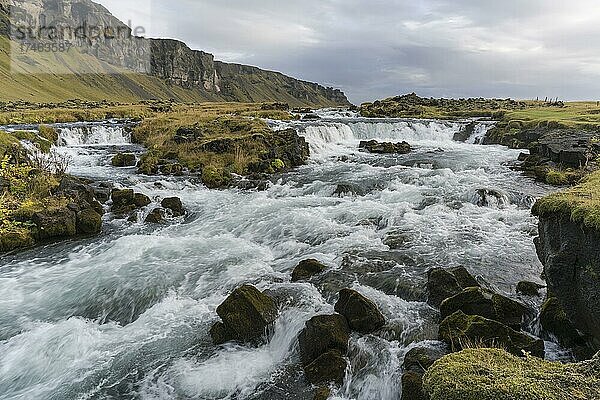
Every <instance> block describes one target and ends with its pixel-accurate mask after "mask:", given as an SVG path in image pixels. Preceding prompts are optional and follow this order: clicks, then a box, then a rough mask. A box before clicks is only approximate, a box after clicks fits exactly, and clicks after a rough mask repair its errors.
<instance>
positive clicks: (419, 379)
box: [402, 371, 429, 400]
mask: <svg viewBox="0 0 600 400" xmlns="http://www.w3.org/2000/svg"><path fill="white" fill-rule="evenodd" d="M402 400H429V398H428V397H427V395H426V394H425V392H424V391H423V374H422V373H417V372H414V371H407V372H405V373H403V374H402Z"/></svg>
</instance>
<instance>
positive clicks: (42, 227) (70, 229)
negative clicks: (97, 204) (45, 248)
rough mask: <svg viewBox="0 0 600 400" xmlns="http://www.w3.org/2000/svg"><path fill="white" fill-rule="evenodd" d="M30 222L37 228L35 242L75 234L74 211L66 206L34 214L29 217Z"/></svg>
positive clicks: (75, 221)
mask: <svg viewBox="0 0 600 400" xmlns="http://www.w3.org/2000/svg"><path fill="white" fill-rule="evenodd" d="M31 221H32V222H33V223H34V224H35V226H36V227H37V229H36V230H35V232H36V235H35V236H36V239H37V240H48V239H61V238H67V237H71V236H75V235H76V234H77V214H76V210H72V209H70V208H69V207H68V206H64V207H56V208H51V209H47V210H43V211H39V212H36V213H34V214H33V215H32V216H31Z"/></svg>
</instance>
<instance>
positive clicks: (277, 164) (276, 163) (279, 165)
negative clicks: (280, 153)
mask: <svg viewBox="0 0 600 400" xmlns="http://www.w3.org/2000/svg"><path fill="white" fill-rule="evenodd" d="M271 168H272V169H273V171H275V172H278V171H282V170H283V169H284V168H285V163H284V162H283V161H281V160H280V159H279V158H276V159H275V160H273V161H272V162H271Z"/></svg>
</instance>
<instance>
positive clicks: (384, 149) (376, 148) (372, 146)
mask: <svg viewBox="0 0 600 400" xmlns="http://www.w3.org/2000/svg"><path fill="white" fill-rule="evenodd" d="M358 148H359V149H362V150H366V151H368V152H369V153H373V154H408V153H410V152H411V150H412V149H411V147H410V144H408V143H406V142H402V143H389V142H378V141H377V140H369V141H362V142H360V144H359V145H358Z"/></svg>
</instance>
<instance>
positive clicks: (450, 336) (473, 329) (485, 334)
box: [439, 311, 544, 357]
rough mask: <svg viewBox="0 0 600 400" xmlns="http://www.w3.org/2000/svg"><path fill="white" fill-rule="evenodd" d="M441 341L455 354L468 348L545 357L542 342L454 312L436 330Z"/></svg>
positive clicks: (481, 319)
mask: <svg viewBox="0 0 600 400" xmlns="http://www.w3.org/2000/svg"><path fill="white" fill-rule="evenodd" d="M439 338H440V340H442V341H444V342H446V343H447V344H448V345H449V346H450V347H451V348H452V350H454V351H458V350H462V349H463V348H466V347H470V346H482V347H502V348H505V349H506V350H507V351H508V352H510V353H512V354H514V355H517V356H521V355H523V352H527V353H530V354H533V355H534V356H538V357H544V341H543V340H540V339H535V338H534V337H532V336H529V335H527V334H525V333H521V332H517V331H515V330H514V329H511V328H509V327H508V326H506V325H503V324H501V323H500V322H497V321H493V320H490V319H487V318H483V317H480V316H477V315H466V314H465V313H463V312H462V311H457V312H455V313H454V314H452V315H450V316H449V317H448V318H446V319H444V321H442V323H441V324H440V328H439Z"/></svg>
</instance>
